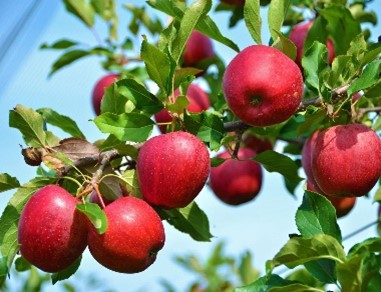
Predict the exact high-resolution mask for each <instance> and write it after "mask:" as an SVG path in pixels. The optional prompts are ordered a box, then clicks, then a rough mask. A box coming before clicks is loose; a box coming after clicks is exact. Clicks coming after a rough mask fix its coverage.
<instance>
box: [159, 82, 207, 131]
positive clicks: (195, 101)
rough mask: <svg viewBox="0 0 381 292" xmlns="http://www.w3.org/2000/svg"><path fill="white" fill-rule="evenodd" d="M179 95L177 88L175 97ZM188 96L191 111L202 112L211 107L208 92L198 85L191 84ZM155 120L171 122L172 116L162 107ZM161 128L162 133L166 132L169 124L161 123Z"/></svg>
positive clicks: (188, 107)
mask: <svg viewBox="0 0 381 292" xmlns="http://www.w3.org/2000/svg"><path fill="white" fill-rule="evenodd" d="M179 95H180V91H179V90H178V89H176V90H175V92H174V97H175V98H177V97H178V96H179ZM186 96H187V98H188V100H189V104H188V106H187V110H188V111H189V112H190V113H200V112H202V111H205V110H207V109H208V108H210V101H209V96H208V94H206V92H205V91H204V90H203V89H202V88H201V87H199V86H198V85H196V84H190V85H189V87H188V90H187V93H186ZM155 120H156V122H157V123H170V122H171V121H172V118H171V116H170V115H169V113H168V110H167V109H162V110H161V111H160V112H158V113H156V114H155ZM159 130H160V132H161V133H166V132H167V125H159Z"/></svg>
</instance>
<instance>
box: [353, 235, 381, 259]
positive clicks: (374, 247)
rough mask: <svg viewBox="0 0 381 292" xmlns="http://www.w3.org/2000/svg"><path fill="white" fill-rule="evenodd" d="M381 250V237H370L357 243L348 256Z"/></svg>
mask: <svg viewBox="0 0 381 292" xmlns="http://www.w3.org/2000/svg"><path fill="white" fill-rule="evenodd" d="M379 252H381V238H379V237H376V238H368V239H366V240H364V241H363V242H359V243H357V244H355V245H354V246H353V247H352V248H351V249H350V250H349V252H348V257H354V256H357V255H360V254H364V253H365V254H367V253H379Z"/></svg>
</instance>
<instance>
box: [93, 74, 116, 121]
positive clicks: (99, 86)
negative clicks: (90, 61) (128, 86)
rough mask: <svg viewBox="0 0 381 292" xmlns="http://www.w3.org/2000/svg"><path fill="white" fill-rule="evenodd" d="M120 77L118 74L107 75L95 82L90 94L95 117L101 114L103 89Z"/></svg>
mask: <svg viewBox="0 0 381 292" xmlns="http://www.w3.org/2000/svg"><path fill="white" fill-rule="evenodd" d="M119 77H120V76H119V75H118V74H108V75H106V76H103V77H102V78H101V79H99V80H98V81H97V83H96V84H95V87H94V89H93V93H92V104H93V108H94V112H95V113H96V115H99V114H100V113H101V102H102V98H103V95H104V93H105V88H107V87H109V86H110V85H111V84H113V83H114V82H115V81H116V80H117V79H118V78H119Z"/></svg>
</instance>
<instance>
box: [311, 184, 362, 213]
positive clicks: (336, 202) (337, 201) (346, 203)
mask: <svg viewBox="0 0 381 292" xmlns="http://www.w3.org/2000/svg"><path fill="white" fill-rule="evenodd" d="M307 190H309V191H312V192H316V193H319V194H321V195H323V196H325V197H326V198H327V199H328V200H329V201H330V202H331V204H332V205H333V206H334V207H335V209H336V216H337V218H341V217H344V216H345V215H347V214H348V213H349V212H350V211H351V210H352V209H353V207H354V206H355V203H356V199H357V197H332V196H327V195H325V194H323V193H321V192H320V191H318V190H316V189H315V188H314V186H313V185H312V184H311V183H310V181H307Z"/></svg>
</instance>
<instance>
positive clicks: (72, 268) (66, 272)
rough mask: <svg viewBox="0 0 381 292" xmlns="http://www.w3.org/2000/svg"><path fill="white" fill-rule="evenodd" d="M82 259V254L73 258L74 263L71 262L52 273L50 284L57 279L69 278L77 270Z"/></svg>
mask: <svg viewBox="0 0 381 292" xmlns="http://www.w3.org/2000/svg"><path fill="white" fill-rule="evenodd" d="M81 260H82V255H81V256H79V257H78V259H76V260H75V262H74V263H72V264H71V265H70V266H69V267H67V268H66V269H64V270H62V271H59V272H57V273H53V274H52V275H51V277H52V284H53V285H54V284H55V283H57V282H58V281H62V280H66V279H69V278H70V277H71V276H72V275H74V274H75V272H76V271H77V270H78V268H79V266H80V264H81Z"/></svg>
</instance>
